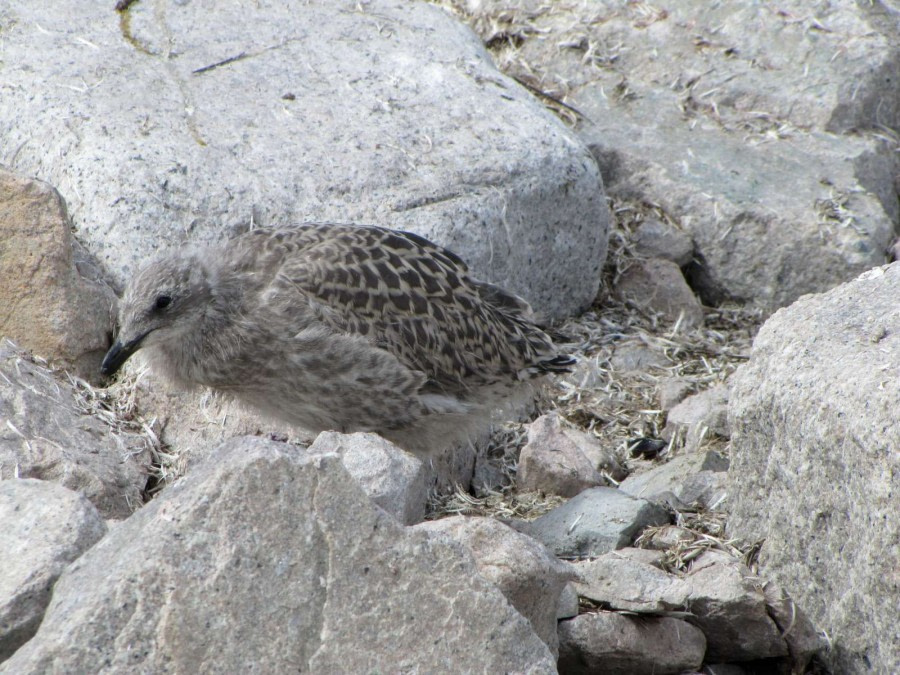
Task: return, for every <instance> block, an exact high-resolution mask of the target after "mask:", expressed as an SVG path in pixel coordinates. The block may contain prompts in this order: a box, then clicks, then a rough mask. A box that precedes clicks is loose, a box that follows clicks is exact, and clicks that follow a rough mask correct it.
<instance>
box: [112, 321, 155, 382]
mask: <svg viewBox="0 0 900 675" xmlns="http://www.w3.org/2000/svg"><path fill="white" fill-rule="evenodd" d="M148 332H149V331H148ZM145 337H147V333H144V334H143V335H141V336H139V337H136V338H135V339H134V340H132V341H131V342H126V343H125V344H122V343H121V342H120V341H119V340H116V342H115V344H113V346H112V347H110V348H109V351H108V352H106V356H104V357H103V363H101V364H100V372H101V373H102V374H103V375H106V376H107V377H109V376H110V375H115V374H116V373H117V372H118V370H119V368H121V367H122V364H123V363H125V362H126V361H127V360H128V359H129V357H130V356H131V355H132V354H134V353H135V352H136V351H137V350H138V349H139V348H140V346H141V341H142V340H143V339H144V338H145Z"/></svg>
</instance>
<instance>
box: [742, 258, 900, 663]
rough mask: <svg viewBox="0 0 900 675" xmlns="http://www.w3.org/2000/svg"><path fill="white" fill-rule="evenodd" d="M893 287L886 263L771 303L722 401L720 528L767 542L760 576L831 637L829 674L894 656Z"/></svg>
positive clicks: (899, 358) (896, 330)
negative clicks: (819, 290)
mask: <svg viewBox="0 0 900 675" xmlns="http://www.w3.org/2000/svg"><path fill="white" fill-rule="evenodd" d="M898 297H900V265H897V264H893V265H889V266H887V267H882V268H877V269H874V270H872V271H870V272H868V273H866V274H864V275H862V276H861V277H859V278H858V279H856V280H855V281H853V282H850V283H848V284H845V285H843V286H840V287H838V288H836V289H834V290H833V291H830V292H829V293H825V294H822V295H817V296H808V297H806V298H803V299H802V300H800V301H798V302H797V303H795V304H794V305H792V306H791V307H789V308H787V309H784V310H781V311H779V312H777V313H776V314H775V315H774V316H772V317H771V318H770V319H769V320H768V321H767V322H766V324H765V325H764V326H763V327H762V329H760V331H759V334H758V335H757V337H756V340H755V342H754V345H753V351H752V354H751V358H750V361H749V362H748V363H747V364H746V365H745V366H744V367H742V368H741V369H740V370H739V371H738V373H737V374H736V376H735V378H734V385H733V389H732V397H731V401H730V408H729V416H730V418H731V423H732V425H733V427H734V428H733V430H732V450H731V469H730V471H729V482H730V487H729V500H730V502H731V517H730V518H729V530H730V532H731V533H732V534H733V535H735V536H740V537H743V538H746V539H748V540H752V541H755V540H765V543H764V544H763V546H762V550H761V552H760V558H759V560H760V570H761V573H762V574H763V575H764V576H767V577H771V578H773V579H774V580H775V581H777V582H779V583H780V584H781V585H782V586H783V587H784V588H785V590H787V591H788V592H789V593H790V594H791V595H792V596H793V598H794V600H795V601H796V602H797V604H798V605H799V606H800V607H802V608H803V609H805V610H806V611H807V612H808V613H809V615H810V618H811V619H812V621H813V623H814V624H816V625H817V626H818V627H819V628H820V629H822V630H824V631H825V632H826V633H827V634H828V636H829V638H830V640H831V643H832V650H831V651H830V652H829V655H828V659H829V661H830V663H831V665H832V667H833V668H834V669H835V670H836V671H837V672H845V673H863V672H871V671H872V670H875V671H877V670H884V671H890V670H892V669H894V668H895V667H896V664H897V663H900V632H898V631H897V627H896V620H895V617H896V610H897V607H898V606H900V584H898V579H897V574H896V572H897V566H896V560H897V559H898V555H900V548H898V547H900V543H898V539H897V533H898V532H900V512H898V510H897V495H898V494H900V453H898V450H897V438H900V421H898V420H900V418H898V416H897V412H896V411H897V410H898V408H900V389H898V388H897V386H896V383H897V380H898V377H900V372H898V364H900V314H898V311H897V298H898ZM823 561H827V563H824V562H823ZM860 616H865V617H867V619H866V620H865V621H860V620H859V617H860Z"/></svg>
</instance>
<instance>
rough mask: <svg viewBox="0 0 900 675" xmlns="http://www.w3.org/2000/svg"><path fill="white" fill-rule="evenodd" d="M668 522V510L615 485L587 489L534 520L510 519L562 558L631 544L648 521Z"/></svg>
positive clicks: (583, 556) (594, 554)
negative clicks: (636, 497) (614, 486)
mask: <svg viewBox="0 0 900 675" xmlns="http://www.w3.org/2000/svg"><path fill="white" fill-rule="evenodd" d="M668 522H669V514H668V512H667V511H666V510H665V509H664V508H662V507H660V506H658V505H656V504H652V503H650V502H648V501H645V500H643V499H635V498H634V497H631V496H630V495H627V494H625V493H624V492H621V491H619V490H616V489H615V488H607V487H596V488H591V489H589V490H585V491H584V492H582V493H581V494H579V495H578V496H577V497H574V498H572V499H570V500H569V501H568V502H566V503H565V504H563V505H562V506H558V507H557V508H555V509H553V510H552V511H550V512H548V513H546V514H544V515H543V516H541V517H540V518H538V519H536V520H533V521H531V522H523V521H511V522H510V525H511V526H513V527H515V528H516V529H517V530H519V531H520V532H524V533H525V534H527V535H529V536H532V537H534V538H535V539H537V540H538V541H539V542H541V543H542V544H544V545H545V546H547V548H549V549H551V550H552V551H553V552H554V553H555V554H556V555H557V556H559V557H561V558H585V557H591V556H598V555H602V554H603V553H608V552H609V551H614V550H616V549H619V548H623V547H625V546H630V545H631V544H632V543H633V542H634V539H635V537H637V535H638V534H639V533H640V532H641V531H642V530H643V529H644V528H645V527H647V526H649V525H663V524H666V523H668Z"/></svg>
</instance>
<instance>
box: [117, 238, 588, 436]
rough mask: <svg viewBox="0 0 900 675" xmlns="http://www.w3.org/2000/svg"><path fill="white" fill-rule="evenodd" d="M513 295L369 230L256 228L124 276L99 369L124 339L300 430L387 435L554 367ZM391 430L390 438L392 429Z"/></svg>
mask: <svg viewBox="0 0 900 675" xmlns="http://www.w3.org/2000/svg"><path fill="white" fill-rule="evenodd" d="M530 317H531V310H530V308H529V306H528V304H527V303H526V302H525V301H523V300H522V299H520V298H518V297H516V296H514V295H512V294H510V293H508V292H506V291H504V290H502V289H501V288H499V287H497V286H494V285H492V284H487V283H484V282H481V281H477V280H475V279H473V278H472V277H470V276H469V274H468V270H467V268H466V265H465V263H464V262H463V261H462V260H460V259H459V258H458V257H457V256H456V255H454V254H453V253H451V252H450V251H447V250H446V249H443V248H441V247H439V246H437V245H435V244H433V243H431V242H429V241H427V240H426V239H423V238H422V237H419V236H417V235H414V234H410V233H407V232H400V231H396V230H387V229H383V228H377V227H357V226H350V225H328V224H309V225H301V226H296V227H285V228H263V229H257V230H253V231H251V232H248V233H247V234H244V235H241V236H239V237H237V238H235V239H232V240H231V241H229V242H227V243H225V244H224V245H222V246H220V247H215V248H209V249H202V250H196V251H187V252H182V251H179V252H175V253H172V254H170V255H168V256H166V257H164V258H161V259H160V260H158V261H156V262H154V263H151V264H150V265H148V266H147V267H145V268H144V269H143V270H141V271H140V272H139V273H138V274H137V275H136V276H135V277H134V278H133V279H132V280H131V282H130V283H129V284H128V287H127V289H126V292H125V295H124V298H123V301H122V306H121V312H120V319H119V323H120V336H119V340H118V341H117V343H116V345H114V346H113V347H112V349H110V351H109V353H108V354H107V356H106V359H104V363H103V370H104V372H105V373H107V374H111V373H113V372H115V370H117V369H118V368H119V367H120V366H121V364H122V363H123V362H124V361H125V360H126V359H127V358H128V357H129V356H130V355H131V354H132V353H133V352H134V351H136V350H137V349H139V348H140V349H143V350H145V352H146V353H147V355H148V357H149V362H150V365H151V367H152V368H153V369H154V370H156V371H159V372H161V373H162V374H164V375H165V376H167V377H168V378H169V379H170V380H173V381H175V382H176V383H179V384H181V385H187V386H192V385H205V386H208V387H211V388H212V389H214V390H217V391H221V392H225V393H228V394H231V395H233V396H235V397H236V398H238V399H240V400H241V401H243V402H244V403H246V404H248V405H250V406H252V407H255V408H257V409H260V410H261V411H263V412H264V413H268V414H270V415H272V416H274V417H276V418H278V419H281V420H284V421H286V422H289V423H292V424H296V425H300V426H303V427H306V428H308V429H310V430H312V431H320V430H326V429H332V430H337V431H344V432H350V431H377V432H379V433H382V434H384V435H386V436H388V437H391V436H397V434H394V433H392V432H395V431H402V430H409V429H414V428H416V427H418V426H421V425H422V423H423V422H427V421H428V420H429V419H430V418H434V417H436V416H444V417H446V416H455V417H459V416H465V415H469V414H470V413H472V412H473V410H474V409H475V408H479V407H480V408H485V407H490V406H494V405H496V404H497V403H498V402H500V401H501V400H502V399H503V398H504V397H505V396H508V395H510V393H511V392H512V390H514V389H515V388H516V386H517V385H518V384H519V383H521V382H524V381H526V380H528V379H530V378H531V377H532V376H535V375H540V374H542V373H545V372H548V371H559V370H564V369H565V368H566V366H567V365H569V364H570V361H571V360H570V359H569V358H568V357H565V356H560V355H557V353H556V350H555V348H554V346H553V344H552V342H551V340H550V338H549V337H548V336H547V334H546V333H545V332H544V331H542V330H541V329H540V328H538V327H537V326H536V325H535V324H534V323H532V321H531V319H530ZM401 436H402V434H401Z"/></svg>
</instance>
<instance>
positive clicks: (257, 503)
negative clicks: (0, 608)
mask: <svg viewBox="0 0 900 675" xmlns="http://www.w3.org/2000/svg"><path fill="white" fill-rule="evenodd" d="M51 669H52V670H54V671H56V672H73V673H74V672H78V673H99V672H125V671H127V672H166V671H168V672H184V673H195V672H229V673H237V672H248V671H254V672H256V671H259V672H262V671H265V672H288V671H294V672H296V671H297V670H301V671H303V672H317V673H325V672H440V671H447V670H453V671H459V672H466V671H479V672H492V673H497V672H523V673H552V672H555V664H554V661H553V659H552V657H551V655H550V652H549V650H548V649H547V646H546V645H545V644H544V643H543V642H542V641H541V640H540V638H538V637H537V635H535V634H534V632H533V631H532V630H531V627H530V626H529V624H528V622H527V621H526V620H525V619H524V618H522V617H521V616H520V615H519V614H518V613H517V612H516V611H515V610H514V609H513V608H512V607H511V606H510V605H509V603H508V602H507V601H506V599H505V598H504V597H503V595H502V594H501V593H500V591H499V590H497V589H496V588H494V587H493V586H492V585H491V584H489V583H488V582H486V581H484V580H483V579H482V578H481V577H480V576H479V575H478V574H477V572H476V570H475V565H474V563H473V561H472V559H471V557H470V556H469V555H468V554H467V553H466V552H465V551H464V550H463V549H462V548H461V547H460V546H459V545H456V544H452V543H450V542H448V541H446V540H445V539H444V538H442V537H433V536H430V535H427V534H425V533H423V532H416V531H413V530H407V529H404V528H403V527H402V526H400V525H399V524H397V523H396V521H395V520H394V519H393V518H392V517H390V516H388V515H387V514H385V513H384V512H383V511H381V510H379V509H376V508H375V507H373V506H372V505H371V504H370V503H369V501H368V499H367V498H366V496H365V495H364V494H363V492H362V490H361V489H360V488H359V486H358V485H357V484H356V482H355V481H354V480H352V478H351V477H350V475H349V474H348V473H347V471H346V470H345V469H344V467H343V465H342V464H341V461H340V458H339V457H338V456H337V455H334V454H328V455H316V456H313V457H308V456H305V455H303V454H298V453H296V452H294V451H292V450H291V446H288V445H285V444H282V443H277V442H273V441H265V440H261V439H258V438H246V437H244V438H238V439H234V440H232V441H229V442H227V443H225V444H224V445H222V446H221V447H220V448H219V449H218V450H217V451H216V452H215V453H214V454H213V455H212V456H211V457H210V460H209V461H208V462H205V463H203V464H202V465H200V466H197V467H196V468H195V469H194V470H193V471H192V472H191V473H190V474H189V475H188V476H186V477H185V478H184V479H183V480H181V481H180V482H179V483H177V484H176V485H174V486H173V487H171V488H169V489H168V490H166V491H165V492H164V493H163V494H162V495H161V496H160V497H159V498H157V499H156V500H154V501H153V502H151V503H150V504H148V505H147V506H146V507H145V508H143V509H142V510H141V511H139V512H138V513H136V514H135V515H134V516H133V517H131V518H129V519H128V520H126V521H125V522H123V523H122V524H120V525H119V526H117V527H116V528H115V529H114V530H113V531H112V532H111V533H110V534H109V535H107V537H106V538H104V539H103V540H102V541H101V542H100V543H99V544H97V545H96V546H94V548H92V549H91V550H90V551H88V552H87V553H86V554H85V555H83V556H82V557H81V558H79V559H78V560H77V561H76V562H75V563H74V564H73V565H72V566H71V567H69V569H68V570H67V571H66V572H65V573H64V574H63V576H62V577H60V580H59V581H58V582H57V585H56V589H55V591H54V594H53V600H52V602H51V604H50V607H49V608H48V610H47V614H46V616H45V618H44V621H43V623H42V624H41V627H40V629H39V630H38V633H37V635H35V637H34V638H32V639H31V641H30V642H28V643H27V644H26V645H25V646H24V647H22V648H21V649H19V651H18V652H16V654H15V655H14V656H13V657H12V658H11V659H9V660H8V661H6V662H5V663H4V664H2V666H0V673H4V674H12V673H15V674H16V675H23V674H25V673H44V672H47V671H48V670H51Z"/></svg>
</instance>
